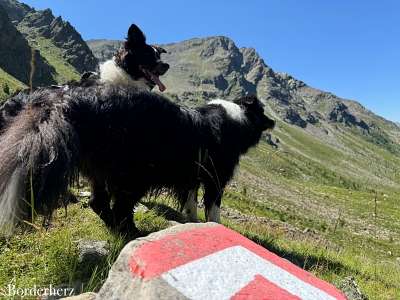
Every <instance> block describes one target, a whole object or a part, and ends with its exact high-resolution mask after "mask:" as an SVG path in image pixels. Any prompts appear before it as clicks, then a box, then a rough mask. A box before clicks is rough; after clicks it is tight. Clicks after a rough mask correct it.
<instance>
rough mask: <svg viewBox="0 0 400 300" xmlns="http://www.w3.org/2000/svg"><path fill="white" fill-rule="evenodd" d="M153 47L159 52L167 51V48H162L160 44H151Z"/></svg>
mask: <svg viewBox="0 0 400 300" xmlns="http://www.w3.org/2000/svg"><path fill="white" fill-rule="evenodd" d="M151 46H152V47H153V48H155V49H156V50H157V51H158V53H160V54H162V53H167V50H165V49H164V48H161V47H160V46H156V45H151Z"/></svg>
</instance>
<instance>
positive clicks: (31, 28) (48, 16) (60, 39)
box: [18, 9, 98, 73]
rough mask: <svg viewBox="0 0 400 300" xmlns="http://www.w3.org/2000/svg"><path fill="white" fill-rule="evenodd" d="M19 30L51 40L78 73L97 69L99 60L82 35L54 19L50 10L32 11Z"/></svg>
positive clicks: (65, 23) (26, 16)
mask: <svg viewBox="0 0 400 300" xmlns="http://www.w3.org/2000/svg"><path fill="white" fill-rule="evenodd" d="M18 28H19V29H20V30H21V32H23V33H24V34H25V35H27V36H33V37H35V36H42V37H45V38H47V39H51V40H52V41H53V42H54V44H55V45H56V46H58V47H59V48H60V49H61V50H62V52H63V56H64V59H65V60H66V61H67V62H69V63H70V64H71V65H72V66H73V67H74V68H75V69H76V70H77V71H78V72H80V73H83V72H85V71H95V70H96V69H97V65H98V60H97V59H96V58H95V57H94V55H93V53H92V51H91V50H90V49H89V47H88V46H87V44H86V43H85V42H84V41H83V39H82V37H81V35H80V34H79V33H78V32H77V31H76V30H75V28H74V27H73V26H72V25H71V24H70V23H69V22H66V21H64V20H63V19H62V18H61V17H57V18H56V17H54V15H53V13H52V11H51V10H50V9H46V10H43V11H35V10H32V11H30V12H29V13H27V14H26V15H25V17H24V18H23V19H22V20H21V21H20V22H19V25H18Z"/></svg>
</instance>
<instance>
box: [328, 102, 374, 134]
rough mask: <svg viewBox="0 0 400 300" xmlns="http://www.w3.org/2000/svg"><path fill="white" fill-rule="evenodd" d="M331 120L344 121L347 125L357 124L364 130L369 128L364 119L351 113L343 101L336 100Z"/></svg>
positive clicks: (330, 115) (330, 114)
mask: <svg viewBox="0 0 400 300" xmlns="http://www.w3.org/2000/svg"><path fill="white" fill-rule="evenodd" d="M328 117H329V120H330V121H333V122H337V123H343V124H345V125H347V126H357V127H360V128H361V129H364V130H367V131H368V130H369V126H368V124H367V123H365V122H364V121H363V120H359V119H358V118H356V117H355V116H354V115H353V114H351V113H350V111H349V109H348V107H347V106H346V105H345V104H344V103H342V102H336V104H335V105H334V107H333V108H332V110H331V111H330V112H329V115H328Z"/></svg>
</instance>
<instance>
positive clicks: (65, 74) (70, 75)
mask: <svg viewBox="0 0 400 300" xmlns="http://www.w3.org/2000/svg"><path fill="white" fill-rule="evenodd" d="M28 42H29V44H30V46H31V47H33V48H35V49H38V50H39V51H40V54H41V55H42V56H43V57H44V58H45V59H46V60H47V61H48V62H49V63H50V64H51V65H52V66H53V67H54V68H55V69H56V72H57V73H56V74H55V80H56V81H57V82H58V83H65V82H67V81H70V80H73V79H79V78H80V76H79V73H78V72H77V71H76V69H75V68H74V67H73V66H72V65H71V64H69V63H68V62H67V61H66V60H65V59H64V58H63V53H62V50H61V49H60V48H58V47H57V46H55V45H54V43H53V42H52V41H51V40H50V39H46V38H43V37H40V36H32V35H31V36H29V37H28Z"/></svg>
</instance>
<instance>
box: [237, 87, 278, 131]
mask: <svg viewBox="0 0 400 300" xmlns="http://www.w3.org/2000/svg"><path fill="white" fill-rule="evenodd" d="M234 102H235V103H236V104H238V105H239V106H240V107H241V108H242V109H243V110H244V113H245V115H246V119H247V120H248V121H249V122H250V123H251V124H253V126H255V127H256V128H257V129H258V130H259V131H260V132H262V131H265V130H267V129H273V128H274V127H275V121H274V120H271V119H270V118H268V117H267V116H266V115H265V114H264V104H263V103H262V102H261V101H260V100H258V98H257V97H256V96H254V95H253V96H245V97H242V98H239V99H237V100H235V101H234Z"/></svg>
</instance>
